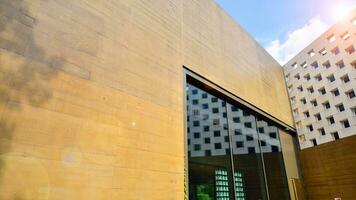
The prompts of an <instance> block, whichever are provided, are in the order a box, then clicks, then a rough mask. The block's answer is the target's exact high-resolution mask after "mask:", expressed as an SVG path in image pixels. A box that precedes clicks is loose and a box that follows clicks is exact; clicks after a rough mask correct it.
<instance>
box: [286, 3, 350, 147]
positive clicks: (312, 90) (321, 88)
mask: <svg viewBox="0 0 356 200" xmlns="http://www.w3.org/2000/svg"><path fill="white" fill-rule="evenodd" d="M355 48H356V9H354V10H353V12H352V13H351V14H349V15H348V16H347V17H345V18H344V19H343V20H341V21H339V22H338V23H337V24H335V25H334V26H332V27H331V28H330V29H329V30H327V31H326V32H325V33H324V34H323V35H321V36H320V37H319V38H317V39H316V40H315V41H314V42H312V43H311V44H310V45H309V46H308V47H306V48H305V49H304V50H302V51H301V52H300V53H299V54H298V55H296V56H295V57H294V58H292V59H291V60H290V61H289V62H288V63H286V64H285V65H284V66H283V68H284V73H285V79H286V83H287V89H288V93H289V97H290V101H291V105H292V110H293V115H294V116H293V117H294V120H295V124H296V128H297V132H298V136H299V137H298V139H299V143H300V147H301V149H304V148H308V147H313V146H316V145H319V144H323V143H326V142H331V141H334V140H338V139H340V138H345V137H348V136H351V135H356V98H355V91H356V52H355Z"/></svg>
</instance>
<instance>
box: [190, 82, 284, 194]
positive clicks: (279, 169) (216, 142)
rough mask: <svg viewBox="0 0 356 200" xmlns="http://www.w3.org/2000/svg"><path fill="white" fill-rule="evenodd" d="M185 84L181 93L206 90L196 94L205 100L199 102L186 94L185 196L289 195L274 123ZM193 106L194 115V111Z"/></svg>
mask: <svg viewBox="0 0 356 200" xmlns="http://www.w3.org/2000/svg"><path fill="white" fill-rule="evenodd" d="M187 85H188V87H187V88H188V92H187V94H193V90H195V91H196V93H197V94H206V95H207V96H206V97H205V95H198V97H200V98H208V99H211V101H210V102H209V103H205V104H202V103H201V102H202V101H201V100H200V99H197V100H198V101H197V102H194V103H193V100H189V99H187V104H188V105H187V109H188V110H187V115H188V116H187V118H190V120H189V121H187V124H188V127H187V129H189V130H190V131H188V133H187V134H188V136H187V139H188V150H187V151H188V180H189V184H188V185H189V199H190V200H202V199H209V200H246V199H261V200H267V199H289V191H288V183H287V179H286V174H285V170H284V162H283V156H282V148H281V144H280V141H279V136H278V128H277V127H276V126H274V125H272V124H271V123H268V122H266V121H264V120H261V119H257V117H256V116H254V115H253V114H252V113H250V112H249V111H248V110H245V109H242V108H240V107H239V106H236V105H232V104H230V103H229V102H226V101H224V100H223V99H220V98H218V97H216V96H214V95H212V94H210V93H208V92H206V91H204V90H202V89H200V88H198V87H196V86H194V85H191V84H187ZM190 91H192V92H190ZM195 99H196V98H195ZM213 99H214V100H213ZM205 102H206V101H205ZM215 102H219V104H216V103H215ZM220 102H222V103H221V104H220ZM209 104H210V105H209ZM212 104H214V107H211V106H212ZM216 106H218V107H216ZM209 107H210V108H211V109H206V108H209ZM195 109H198V110H199V113H200V115H194V111H193V110H195ZM230 145H231V146H230ZM231 158H232V159H233V160H231ZM232 161H233V162H232ZM267 183H268V184H267ZM267 191H268V192H267ZM268 196H269V197H268Z"/></svg>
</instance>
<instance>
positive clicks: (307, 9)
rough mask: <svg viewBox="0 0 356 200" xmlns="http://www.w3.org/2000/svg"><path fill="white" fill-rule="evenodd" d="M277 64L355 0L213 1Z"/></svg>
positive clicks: (306, 42)
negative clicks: (269, 54)
mask: <svg viewBox="0 0 356 200" xmlns="http://www.w3.org/2000/svg"><path fill="white" fill-rule="evenodd" d="M215 1H216V2H217V3H218V4H219V5H221V7H223V8H224V10H225V11H226V12H228V13H229V14H230V15H231V16H232V17H233V18H234V19H236V21H238V23H240V24H241V25H242V26H243V27H244V28H245V29H246V30H247V31H248V32H249V33H250V34H251V35H252V36H253V37H254V38H255V39H256V40H257V41H258V42H259V43H260V44H261V45H262V46H264V47H265V48H266V49H267V51H269V52H270V53H271V54H272V56H274V57H275V58H276V60H278V61H279V62H280V63H281V64H284V63H285V62H286V61H288V59H290V58H291V57H292V56H294V55H295V54H296V53H298V52H299V51H300V50H302V49H303V48H304V47H306V46H307V44H309V43H310V42H312V41H313V40H314V39H316V38H317V36H319V35H320V34H321V33H323V32H324V31H326V30H327V28H328V27H330V26H331V25H332V24H334V23H335V22H336V21H337V20H338V19H339V18H340V16H341V15H342V14H345V13H347V12H348V11H349V10H350V8H352V7H354V6H355V5H356V0H215Z"/></svg>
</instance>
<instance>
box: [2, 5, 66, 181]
mask: <svg viewBox="0 0 356 200" xmlns="http://www.w3.org/2000/svg"><path fill="white" fill-rule="evenodd" d="M28 2H31V1H24V0H1V1H0V184H2V179H3V175H4V164H5V163H4V160H3V159H2V158H1V157H2V156H4V155H6V154H8V153H10V152H12V150H11V146H12V145H11V144H12V142H13V139H14V138H13V135H14V133H15V132H16V130H17V128H18V127H17V126H18V125H19V124H18V123H17V122H16V117H13V116H16V115H17V114H20V115H21V111H22V108H23V105H24V104H27V105H31V106H36V107H38V106H41V105H42V104H43V103H45V102H46V101H48V100H49V99H50V98H51V97H52V90H51V86H50V80H51V79H53V78H54V77H55V76H56V74H57V73H58V71H59V70H60V69H61V67H62V65H63V60H62V59H61V58H60V57H57V56H49V55H47V54H46V52H45V51H44V50H43V49H42V48H41V47H40V46H39V45H38V44H36V39H35V34H34V30H35V28H36V27H37V26H38V24H39V21H38V19H36V17H35V16H34V15H33V13H30V9H29V5H28ZM35 2H37V1H35ZM13 113H15V114H16V115H13ZM17 116H18V115H17ZM16 134H23V133H18V132H16Z"/></svg>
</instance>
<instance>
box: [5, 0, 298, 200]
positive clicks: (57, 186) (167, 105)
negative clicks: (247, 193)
mask: <svg viewBox="0 0 356 200" xmlns="http://www.w3.org/2000/svg"><path fill="white" fill-rule="evenodd" d="M183 65H185V66H187V67H189V68H191V69H192V70H193V71H195V72H197V73H198V74H200V75H202V76H204V77H206V78H207V79H209V80H211V81H213V82H214V83H216V84H218V85H220V86H221V87H223V88H224V89H226V90H228V91H229V92H231V93H233V94H235V95H237V96H239V97H241V98H242V99H244V100H246V101H247V102H249V103H251V104H252V105H254V106H256V107H258V108H260V109H261V110H263V111H265V112H267V113H269V114H271V115H272V116H274V117H276V118H278V119H279V120H281V121H283V122H284V123H286V124H289V125H290V126H293V121H292V116H291V112H290V107H289V103H288V99H287V90H286V88H285V84H284V77H283V74H282V68H281V67H280V66H279V64H278V63H277V62H276V61H275V60H273V59H272V58H271V57H270V56H269V55H268V53H266V52H265V51H264V50H263V48H262V47H260V46H259V45H258V44H257V42H256V41H254V40H253V39H252V38H251V36H250V35H249V34H248V33H246V32H245V31H244V30H243V29H242V28H241V27H240V26H239V25H238V24H237V23H236V22H235V21H233V20H232V19H231V18H230V17H229V16H228V15H227V14H226V13H224V12H223V11H222V9H221V8H220V7H218V6H217V5H216V4H215V3H214V1H212V0H204V1H203V0H198V1H197V0H171V1H167V0H154V1H147V0H130V1H127V0H116V1H113V0H102V1H97V0H77V1H68V0H47V1H40V0H2V1H0V133H1V135H0V199H126V200H129V199H164V200H168V199H182V198H183V196H184V187H183V185H184V181H183V179H184V155H185V151H184V133H185V131H184V120H185V119H184V105H183V99H184V98H185V97H184V96H183V95H184V91H183V89H184V87H183V85H184V83H183V81H184V78H183V68H182V66H183Z"/></svg>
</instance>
